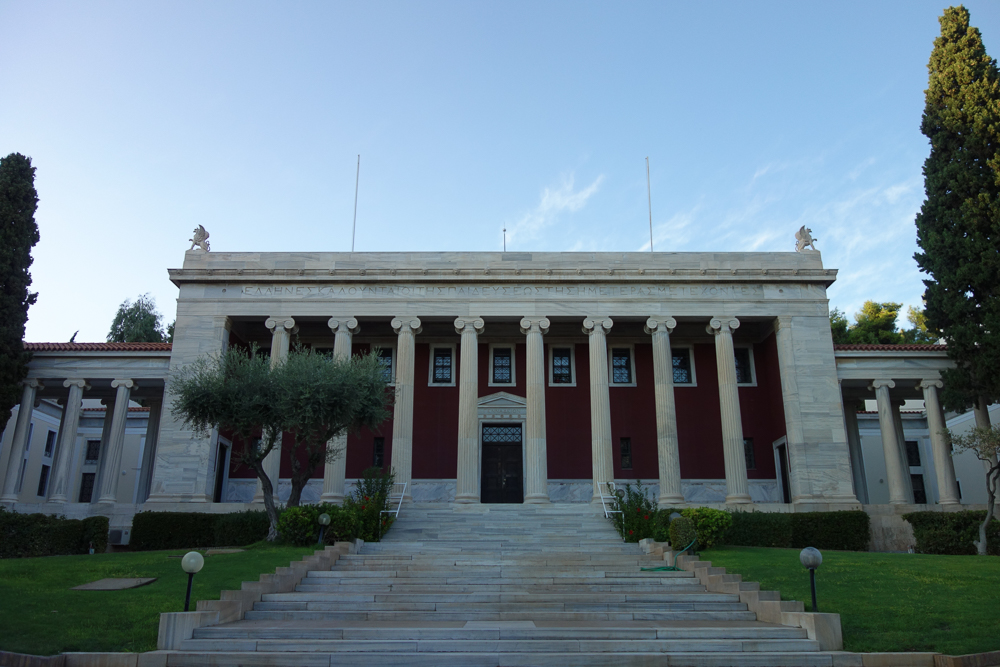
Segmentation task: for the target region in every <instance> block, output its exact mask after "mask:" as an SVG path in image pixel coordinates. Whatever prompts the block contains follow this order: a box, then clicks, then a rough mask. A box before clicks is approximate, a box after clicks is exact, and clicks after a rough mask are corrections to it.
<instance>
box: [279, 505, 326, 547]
mask: <svg viewBox="0 0 1000 667" xmlns="http://www.w3.org/2000/svg"><path fill="white" fill-rule="evenodd" d="M319 515H320V513H319V512H318V511H317V510H316V507H315V505H303V506H301V507H288V508H286V509H285V510H284V511H283V512H282V513H281V516H280V517H279V518H278V539H280V540H281V541H282V542H288V543H289V544H294V545H296V546H300V547H304V546H306V545H307V544H315V543H316V538H317V535H318V533H319V522H317V521H316V519H317V518H318V517H319Z"/></svg>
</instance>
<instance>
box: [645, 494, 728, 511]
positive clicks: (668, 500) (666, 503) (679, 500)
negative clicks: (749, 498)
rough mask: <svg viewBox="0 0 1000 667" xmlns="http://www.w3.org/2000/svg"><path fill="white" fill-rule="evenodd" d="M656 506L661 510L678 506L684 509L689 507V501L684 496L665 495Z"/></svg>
mask: <svg viewBox="0 0 1000 667" xmlns="http://www.w3.org/2000/svg"><path fill="white" fill-rule="evenodd" d="M727 502H728V501H727ZM656 504H657V505H659V507H660V508H663V507H677V506H682V507H683V506H686V505H687V501H686V500H684V496H682V495H680V494H675V495H664V496H660V498H659V499H658V500H657V501H656Z"/></svg>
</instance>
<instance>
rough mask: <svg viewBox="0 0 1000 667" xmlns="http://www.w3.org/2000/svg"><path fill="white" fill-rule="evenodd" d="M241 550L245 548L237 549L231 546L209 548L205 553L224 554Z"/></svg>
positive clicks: (208, 554)
mask: <svg viewBox="0 0 1000 667" xmlns="http://www.w3.org/2000/svg"><path fill="white" fill-rule="evenodd" d="M241 551H244V549H235V548H229V549H209V550H208V551H206V552H205V555H206V556H221V555H222V554H238V553H240V552H241Z"/></svg>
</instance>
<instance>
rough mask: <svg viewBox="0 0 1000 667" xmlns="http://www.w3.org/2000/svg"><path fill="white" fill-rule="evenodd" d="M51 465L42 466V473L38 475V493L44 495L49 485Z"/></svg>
mask: <svg viewBox="0 0 1000 667" xmlns="http://www.w3.org/2000/svg"><path fill="white" fill-rule="evenodd" d="M49 470H50V468H49V466H42V474H41V475H39V477H38V494H37V495H39V496H44V495H45V491H46V489H48V486H49Z"/></svg>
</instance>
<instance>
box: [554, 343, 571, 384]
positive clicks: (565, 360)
mask: <svg viewBox="0 0 1000 667" xmlns="http://www.w3.org/2000/svg"><path fill="white" fill-rule="evenodd" d="M571 361H572V356H571V354H570V349H569V348H568V347H557V348H554V349H553V350H552V384H573V369H572V367H571V366H570V363H571Z"/></svg>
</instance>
